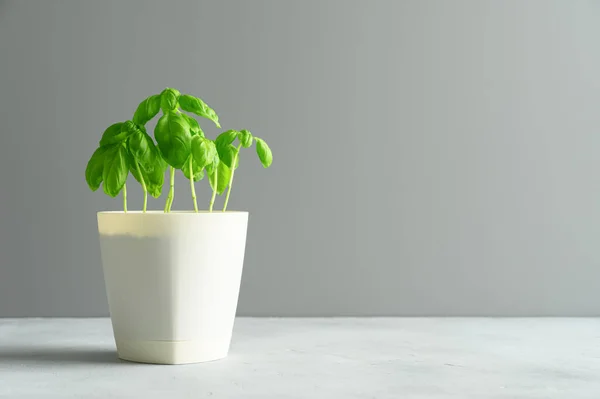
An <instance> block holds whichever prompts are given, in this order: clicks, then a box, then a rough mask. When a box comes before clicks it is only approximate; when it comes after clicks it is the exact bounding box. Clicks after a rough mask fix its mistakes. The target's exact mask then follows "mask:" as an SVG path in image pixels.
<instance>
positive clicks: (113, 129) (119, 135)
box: [100, 122, 129, 146]
mask: <svg viewBox="0 0 600 399" xmlns="http://www.w3.org/2000/svg"><path fill="white" fill-rule="evenodd" d="M124 125H125V123H123V122H117V123H115V124H112V125H110V126H109V127H108V128H107V129H106V130H105V131H104V133H102V138H101V139H100V146H105V145H110V144H117V143H120V142H122V141H125V140H126V139H127V136H129V130H128V129H127V127H125V130H124V131H123V127H124Z"/></svg>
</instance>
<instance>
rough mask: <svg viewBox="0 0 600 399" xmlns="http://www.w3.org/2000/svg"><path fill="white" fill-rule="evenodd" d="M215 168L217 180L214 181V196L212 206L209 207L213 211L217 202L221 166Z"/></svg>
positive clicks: (211, 201)
mask: <svg viewBox="0 0 600 399" xmlns="http://www.w3.org/2000/svg"><path fill="white" fill-rule="evenodd" d="M214 169H215V182H214V186H215V188H214V189H213V192H212V197H211V198H210V206H209V207H208V211H209V212H212V211H213V205H214V204H215V198H216V196H217V187H218V184H219V168H214Z"/></svg>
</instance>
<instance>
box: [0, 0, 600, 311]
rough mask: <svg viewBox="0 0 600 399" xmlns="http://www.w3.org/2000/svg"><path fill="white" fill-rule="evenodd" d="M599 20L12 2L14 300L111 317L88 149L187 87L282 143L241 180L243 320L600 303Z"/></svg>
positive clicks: (428, 6)
mask: <svg viewBox="0 0 600 399" xmlns="http://www.w3.org/2000/svg"><path fill="white" fill-rule="evenodd" d="M599 35H600V3H598V2H586V1H566V0H565V1H562V2H553V1H527V2H521V1H494V2H486V1H478V0H472V1H451V2H450V1H388V2H385V1H374V2H365V1H362V2H354V1H296V2H288V1H219V2H215V1H201V2H198V1H169V2H160V3H153V2H147V1H146V2H142V1H137V2H116V1H115V2H109V1H103V2H91V1H52V2H50V1H37V2H34V1H29V2H25V1H22V2H16V1H14V2H13V1H8V2H7V1H2V2H0V132H1V138H2V144H1V145H0V184H1V191H0V195H1V197H0V204H1V206H0V316H99V315H106V314H107V305H106V298H105V294H104V287H103V279H102V270H101V264H100V255H99V245H98V240H97V231H96V215H95V212H96V211H98V210H108V209H119V208H120V207H121V200H120V199H116V200H113V199H110V198H108V197H106V196H104V195H103V194H101V193H92V192H90V191H89V190H88V188H87V186H86V184H85V181H84V176H83V175H84V169H85V165H86V162H87V160H88V158H89V156H90V155H91V153H92V152H93V150H94V149H95V146H96V145H97V141H98V139H99V137H100V135H101V133H102V131H103V130H104V128H105V127H106V126H108V125H109V124H111V123H113V122H115V121H120V120H124V119H127V118H130V117H131V115H132V113H133V111H134V109H135V107H136V106H137V104H138V102H139V101H140V100H141V99H143V98H145V97H146V96H148V95H150V94H153V93H157V92H159V91H160V90H162V89H163V88H164V87H166V86H171V87H176V88H179V89H180V90H182V91H185V92H190V93H192V94H196V95H198V96H200V97H202V98H204V99H205V100H206V101H207V102H208V103H209V104H210V105H211V106H213V107H214V108H215V109H216V110H217V111H218V113H219V115H220V117H221V120H222V122H223V126H224V128H248V129H250V130H252V131H253V132H254V133H256V134H257V135H259V136H262V137H264V138H265V139H267V140H268V142H269V143H270V144H271V147H272V149H273V151H274V154H275V161H274V164H273V167H272V168H271V169H268V170H263V169H262V167H261V166H260V165H259V163H258V161H257V160H256V159H255V155H254V154H253V153H252V152H247V153H246V154H245V155H243V158H242V162H243V167H242V168H241V169H240V170H239V172H238V173H236V181H235V185H234V189H233V193H232V199H231V208H232V209H245V210H250V211H251V220H250V227H249V238H248V246H247V257H246V263H245V272H244V278H243V283H242V291H241V296H240V304H239V313H240V314H243V315H261V316H262V315H598V314H600V289H598V286H599V284H600V283H599V278H600V267H599V266H600V246H599V245H598V242H599V240H600V179H599V178H598V174H599V171H600V139H599V137H600V136H599V132H598V130H599V129H598V127H599V126H600V112H599V110H600V46H599V45H598V37H599ZM204 127H205V129H206V132H207V133H208V135H210V136H211V137H213V136H214V135H215V134H216V133H217V130H216V129H215V128H214V127H211V126H210V125H209V124H208V123H205V124H204ZM130 183H133V181H131V182H130ZM129 187H130V189H129V196H130V202H129V206H130V208H139V207H140V200H141V195H140V190H139V188H137V187H134V184H130V185H129ZM197 190H198V194H199V196H200V199H201V203H202V205H203V207H206V203H207V201H208V197H209V189H208V187H207V184H206V182H202V183H199V184H198V185H197ZM221 201H222V200H221ZM219 204H221V202H219ZM162 206H163V199H161V200H153V201H151V207H153V208H154V209H162ZM174 207H175V208H177V209H190V207H191V201H190V197H189V192H188V186H187V184H185V181H184V180H183V178H180V179H179V180H177V183H176V199H175V204H174Z"/></svg>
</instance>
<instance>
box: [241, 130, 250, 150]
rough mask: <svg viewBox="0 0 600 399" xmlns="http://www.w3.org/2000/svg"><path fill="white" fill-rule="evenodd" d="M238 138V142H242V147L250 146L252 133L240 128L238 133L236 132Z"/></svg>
mask: <svg viewBox="0 0 600 399" xmlns="http://www.w3.org/2000/svg"><path fill="white" fill-rule="evenodd" d="M238 140H239V141H240V144H242V147H244V148H248V147H251V146H252V133H250V132H249V131H248V130H246V129H243V130H240V133H239V134H238Z"/></svg>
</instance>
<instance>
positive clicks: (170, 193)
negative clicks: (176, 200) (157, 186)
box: [165, 166, 175, 213]
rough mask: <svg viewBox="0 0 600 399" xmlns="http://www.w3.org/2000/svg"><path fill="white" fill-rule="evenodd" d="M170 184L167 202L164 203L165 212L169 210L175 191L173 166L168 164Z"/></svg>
mask: <svg viewBox="0 0 600 399" xmlns="http://www.w3.org/2000/svg"><path fill="white" fill-rule="evenodd" d="M169 174H170V181H171V185H170V187H169V196H168V197H167V202H166V203H165V213H169V212H171V205H173V195H174V191H175V168H173V167H172V166H170V170H169Z"/></svg>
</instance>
